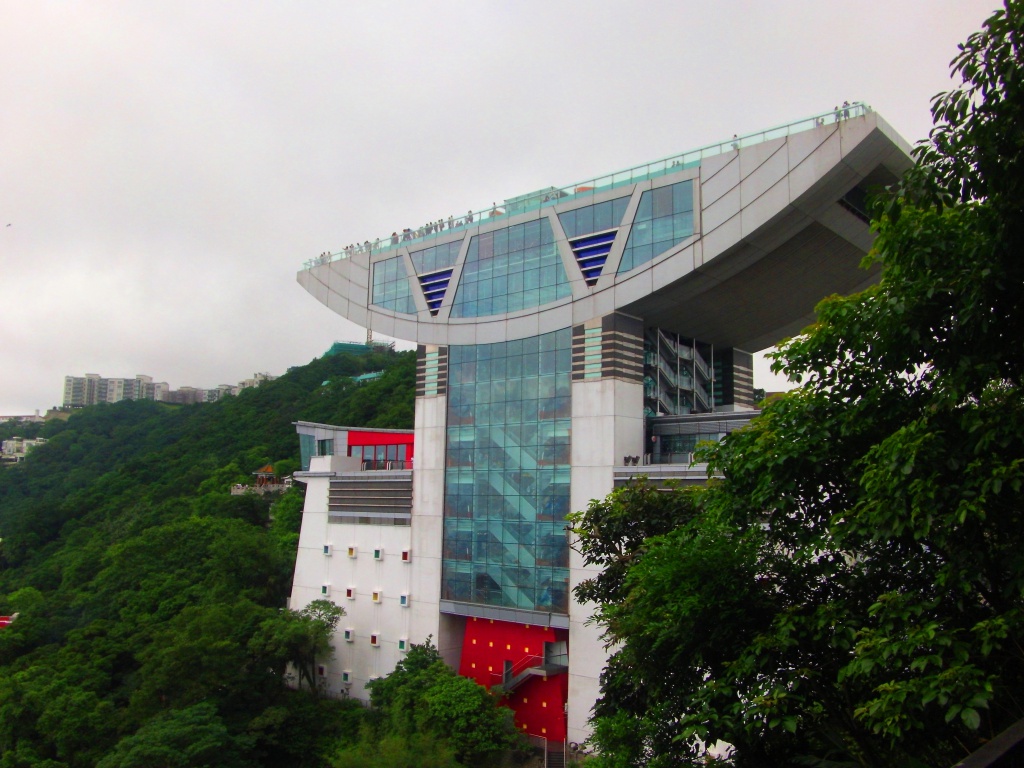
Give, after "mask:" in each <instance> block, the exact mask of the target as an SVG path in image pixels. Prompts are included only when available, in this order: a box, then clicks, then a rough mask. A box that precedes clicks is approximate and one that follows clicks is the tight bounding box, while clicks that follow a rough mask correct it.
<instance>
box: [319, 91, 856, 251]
mask: <svg viewBox="0 0 1024 768" xmlns="http://www.w3.org/2000/svg"><path fill="white" fill-rule="evenodd" d="M871 111H872V110H871V107H869V106H868V105H867V104H865V103H864V102H862V101H855V102H853V103H852V104H844V105H843V106H841V107H837V108H836V109H833V110H829V111H828V112H819V113H818V114H816V115H811V116H810V117H805V118H802V119H800V120H794V121H793V122H790V123H785V124H783V125H779V126H775V127H774V128H767V129H765V130H762V131H755V132H753V133H745V134H743V135H742V136H733V137H732V138H731V139H726V140H725V141H719V142H716V143H714V144H707V145H705V146H703V147H698V148H697V149H691V150H689V151H687V152H682V153H680V154H678V155H672V156H671V157H666V158H664V159H662V160H655V161H653V162H650V163H644V164H642V165H637V166H634V167H632V168H626V169H625V170H622V171H616V172H615V173H609V174H606V175H604V176H596V177H594V178H591V179H585V180H583V181H577V182H575V183H573V184H569V185H567V186H564V187H547V188H545V189H541V190H537V191H536V192H531V193H528V194H526V195H519V196H518V197H514V198H509V199H506V200H505V201H503V202H502V203H501V204H498V203H492V204H491V205H489V206H487V207H486V208H479V209H477V210H472V209H471V210H469V211H467V212H466V213H464V214H462V215H460V216H449V217H448V218H446V219H438V220H437V221H433V222H430V223H428V224H425V225H423V226H420V227H416V228H408V227H406V228H403V229H401V230H395V232H394V233H392V234H390V235H388V236H386V237H378V238H376V239H375V240H373V241H370V240H364V241H363V242H362V243H356V244H354V245H352V246H349V247H348V248H344V249H342V250H340V251H337V252H329V251H325V252H324V253H322V254H320V255H319V256H318V257H316V258H314V259H308V260H307V261H306V262H305V263H304V264H303V268H304V269H312V268H313V267H316V266H319V265H321V264H328V263H330V262H332V261H336V260H338V259H347V258H350V257H352V256H355V255H359V254H364V253H383V252H385V251H390V250H393V249H396V248H399V247H402V246H409V245H417V244H420V245H422V247H423V248H429V247H430V241H432V240H434V239H436V238H438V237H442V236H444V235H447V234H449V233H451V232H455V231H460V230H462V231H464V230H466V229H469V228H471V227H476V226H479V225H480V224H482V223H490V222H492V220H494V219H497V218H500V217H502V216H507V215H517V214H520V213H525V212H527V211H532V210H537V209H539V208H545V207H547V206H551V205H555V204H556V203H564V202H568V201H569V200H573V199H578V198H585V197H592V196H593V195H596V194H598V193H600V192H605V191H607V190H609V189H614V188H616V187H621V186H625V185H626V184H636V183H637V182H640V181H646V180H648V179H654V178H657V177H659V176H664V175H665V174H667V173H675V172H677V171H681V170H683V169H685V168H691V167H693V166H695V165H699V164H700V162H701V160H704V159H705V158H708V157H714V156H716V155H721V154H724V153H725V152H734V151H736V150H738V149H743V148H744V147H750V146H753V145H755V144H761V143H763V142H766V141H771V140H772V139H779V138H783V137H785V136H790V135H792V134H794V133H802V132H803V131H809V130H811V129H813V128H818V127H821V126H823V125H829V124H834V123H839V122H842V121H843V120H851V119H853V118H855V117H863V116H864V115H866V114H868V113H869V112H871Z"/></svg>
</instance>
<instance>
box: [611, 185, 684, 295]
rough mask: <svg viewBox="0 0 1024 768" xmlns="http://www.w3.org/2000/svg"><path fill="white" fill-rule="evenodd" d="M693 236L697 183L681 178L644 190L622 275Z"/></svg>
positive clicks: (627, 243) (624, 257)
mask: <svg viewBox="0 0 1024 768" xmlns="http://www.w3.org/2000/svg"><path fill="white" fill-rule="evenodd" d="M692 236H693V182H692V181H680V182H679V183H678V184H672V185H671V186H667V187H659V188H658V189H651V190H648V191H647V192H644V193H643V194H642V195H641V196H640V205H639V206H638V207H637V209H636V216H634V217H633V228H632V229H631V230H630V233H629V239H628V240H626V248H625V250H624V251H623V252H622V261H621V262H619V274H620V275H621V274H622V273H623V272H628V271H629V270H631V269H634V268H636V267H639V266H640V265H641V264H646V263H647V262H648V261H650V260H651V259H653V258H654V257H655V256H657V255H658V254H659V253H663V252H665V251H667V250H668V249H669V248H671V247H672V246H674V245H677V244H679V243H681V242H682V241H683V240H685V239H686V238H688V237H692Z"/></svg>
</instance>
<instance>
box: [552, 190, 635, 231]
mask: <svg viewBox="0 0 1024 768" xmlns="http://www.w3.org/2000/svg"><path fill="white" fill-rule="evenodd" d="M627 207H629V195H627V196H626V197H619V198H617V199H615V200H607V201H605V202H603V203H598V204H597V205H588V206H585V207H583V208H577V209H576V210H575V211H568V212H567V213H561V214H559V215H558V221H559V222H560V223H561V224H562V229H563V230H565V236H566V237H567V238H569V239H570V240H572V239H573V238H574V237H581V236H582V235H589V234H590V233H591V232H600V231H602V230H605V229H611V228H612V227H617V226H619V225H620V224H621V223H622V217H623V216H624V215H625V214H626V208H627Z"/></svg>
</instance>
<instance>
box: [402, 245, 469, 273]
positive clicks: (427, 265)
mask: <svg viewBox="0 0 1024 768" xmlns="http://www.w3.org/2000/svg"><path fill="white" fill-rule="evenodd" d="M461 247H462V241H461V240H456V241H455V242H454V243H445V244H444V245H435V246H434V247H433V248H426V249H424V250H422V251H415V252H414V253H412V254H410V256H411V257H412V265H413V268H414V269H415V270H416V274H417V275H424V274H427V273H428V272H436V271H437V270H439V269H447V268H448V267H450V266H452V265H453V264H454V263H455V260H456V259H457V258H458V256H459V248H461Z"/></svg>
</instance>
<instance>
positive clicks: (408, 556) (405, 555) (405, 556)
mask: <svg viewBox="0 0 1024 768" xmlns="http://www.w3.org/2000/svg"><path fill="white" fill-rule="evenodd" d="M411 560H412V552H410V551H409V550H408V549H403V550H402V562H403V563H408V562H410V561H411Z"/></svg>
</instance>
